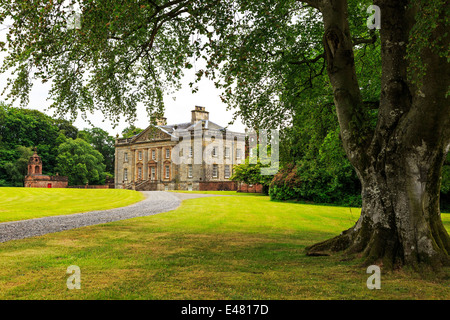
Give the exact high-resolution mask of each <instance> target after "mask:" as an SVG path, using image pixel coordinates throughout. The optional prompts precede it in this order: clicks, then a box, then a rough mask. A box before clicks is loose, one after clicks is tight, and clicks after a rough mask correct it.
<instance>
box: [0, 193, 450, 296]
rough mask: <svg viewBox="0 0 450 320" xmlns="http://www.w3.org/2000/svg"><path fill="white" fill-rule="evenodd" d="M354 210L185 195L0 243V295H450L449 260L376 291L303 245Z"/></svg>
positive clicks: (351, 217) (344, 265) (357, 271)
mask: <svg viewBox="0 0 450 320" xmlns="http://www.w3.org/2000/svg"><path fill="white" fill-rule="evenodd" d="M358 216H359V210H357V209H349V208H342V207H330V206H317V205H305V204H296V203H283V202H273V201H270V200H269V198H268V197H266V196H251V195H245V196H235V197H209V198H198V199H191V200H185V201H184V202H183V203H182V205H181V206H180V207H179V208H178V209H177V210H174V211H171V212H167V213H162V214H158V215H154V216H149V217H141V218H135V219H130V220H124V221H117V222H114V223H108V224H103V225H98V226H90V227H85V228H80V229H74V230H69V231H64V232H60V233H55V234H49V235H46V236H42V237H37V238H29V239H23V240H17V241H11V242H7V243H2V244H0V299H281V300H284V299H449V298H450V287H449V285H450V278H449V270H448V269H445V270H444V274H443V275H442V274H441V275H439V276H436V275H433V274H431V273H428V274H427V275H425V277H421V276H419V275H417V274H415V273H413V272H412V271H409V270H401V271H394V272H386V271H385V270H383V269H382V275H381V290H369V289H367V287H366V281H367V278H368V277H369V275H368V274H367V273H366V268H364V267H361V266H360V265H359V264H360V261H358V260H356V261H355V260H352V261H342V259H341V257H339V256H334V257H307V256H306V255H305V254H304V248H305V246H308V245H311V244H313V243H315V242H317V241H321V240H324V239H327V238H329V237H332V236H334V235H336V234H338V233H339V232H341V231H342V230H344V229H346V228H348V227H350V226H352V225H353V223H354V222H355V221H356V219H357V218H358ZM442 216H443V220H444V222H445V226H446V228H447V230H449V229H450V216H449V215H448V214H443V215H442ZM70 265H77V266H79V267H80V269H81V289H80V290H69V289H67V287H66V280H67V278H68V275H67V274H66V270H67V267H68V266H70Z"/></svg>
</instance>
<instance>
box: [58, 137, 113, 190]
mask: <svg viewBox="0 0 450 320" xmlns="http://www.w3.org/2000/svg"><path fill="white" fill-rule="evenodd" d="M56 161H57V166H56V170H58V172H59V173H60V174H61V175H64V176H68V177H69V185H85V184H104V183H105V167H106V166H105V165H104V164H103V156H102V154H101V153H100V152H98V151H97V150H95V149H94V147H92V146H91V145H90V144H89V143H87V142H86V141H85V140H83V139H75V140H73V139H71V138H69V139H67V140H66V141H65V142H63V143H62V144H61V145H60V146H59V147H58V156H57V157H56Z"/></svg>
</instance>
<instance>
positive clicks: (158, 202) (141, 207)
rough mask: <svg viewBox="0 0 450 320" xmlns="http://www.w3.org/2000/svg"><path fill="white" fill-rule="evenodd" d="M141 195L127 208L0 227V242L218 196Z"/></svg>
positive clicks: (160, 209) (166, 208) (47, 218)
mask: <svg viewBox="0 0 450 320" xmlns="http://www.w3.org/2000/svg"><path fill="white" fill-rule="evenodd" d="M142 193H143V194H144V195H145V196H146V198H145V199H144V200H142V201H140V202H137V203H135V204H132V205H130V206H127V207H122V208H116V209H109V210H101V211H90V212H84V213H76V214H69V215H62V216H52V217H45V218H37V219H30V220H21V221H14V222H4V223H0V242H5V241H9V240H17V239H23V238H28V237H35V236H41V235H44V234H47V233H53V232H59V231H63V230H69V229H74V228H80V227H85V226H91V225H95V224H102V223H107V222H112V221H118V220H125V219H130V218H136V217H143V216H151V215H154V214H157V213H161V212H167V211H170V210H174V209H176V208H178V206H179V205H180V204H181V201H182V200H184V199H193V198H201V197H215V196H218V195H211V194H188V193H173V192H164V191H143V192H142Z"/></svg>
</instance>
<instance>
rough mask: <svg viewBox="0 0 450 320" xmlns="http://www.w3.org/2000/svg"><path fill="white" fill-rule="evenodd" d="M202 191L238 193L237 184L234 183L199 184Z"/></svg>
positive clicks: (213, 182) (211, 182) (209, 182)
mask: <svg viewBox="0 0 450 320" xmlns="http://www.w3.org/2000/svg"><path fill="white" fill-rule="evenodd" d="M199 190H200V191H236V190H237V184H236V182H234V181H207V182H205V181H204V182H199Z"/></svg>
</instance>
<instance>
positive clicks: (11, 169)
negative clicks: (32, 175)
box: [3, 146, 33, 187]
mask: <svg viewBox="0 0 450 320" xmlns="http://www.w3.org/2000/svg"><path fill="white" fill-rule="evenodd" d="M16 153H17V154H18V155H19V158H18V159H17V160H15V161H14V162H6V163H4V164H3V169H4V170H5V172H6V176H7V177H8V180H9V181H10V182H11V183H12V185H13V186H14V187H23V182H24V179H25V176H26V175H27V174H28V161H29V160H30V157H31V156H32V155H33V150H32V148H27V147H24V146H18V147H16Z"/></svg>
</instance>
